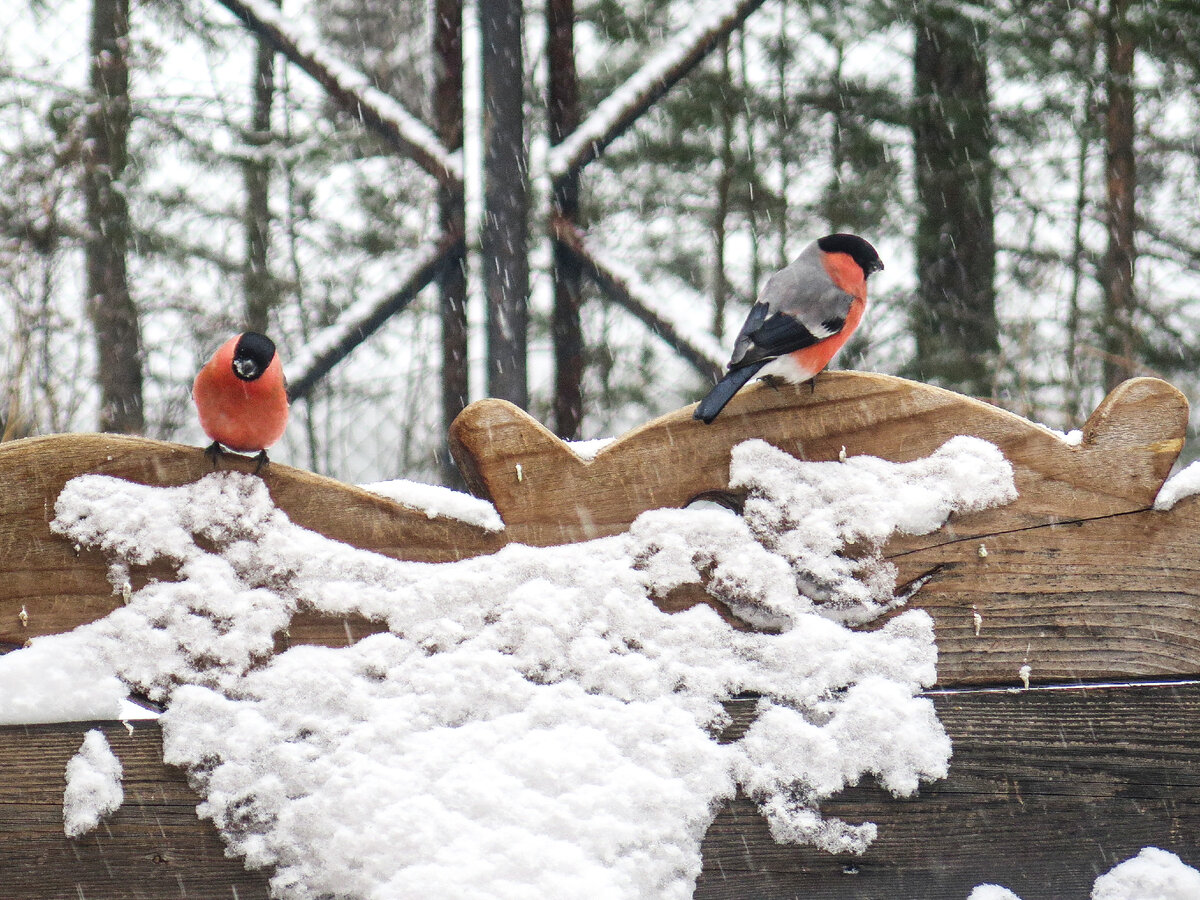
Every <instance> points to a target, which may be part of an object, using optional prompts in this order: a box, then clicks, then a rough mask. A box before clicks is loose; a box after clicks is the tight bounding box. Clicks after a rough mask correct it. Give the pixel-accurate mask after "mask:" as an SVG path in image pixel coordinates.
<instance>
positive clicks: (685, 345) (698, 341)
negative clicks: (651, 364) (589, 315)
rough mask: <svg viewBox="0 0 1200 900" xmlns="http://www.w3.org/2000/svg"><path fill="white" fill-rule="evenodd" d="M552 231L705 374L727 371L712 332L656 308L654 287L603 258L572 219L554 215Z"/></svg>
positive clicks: (605, 288)
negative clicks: (589, 245) (586, 240)
mask: <svg viewBox="0 0 1200 900" xmlns="http://www.w3.org/2000/svg"><path fill="white" fill-rule="evenodd" d="M550 231H551V234H552V235H553V237H554V239H555V240H556V241H558V242H559V243H561V244H562V245H563V246H564V247H565V248H566V249H567V250H568V251H570V252H571V253H572V254H573V255H574V256H575V257H576V258H577V259H578V260H579V263H580V265H581V266H582V267H583V271H584V272H585V273H587V276H588V277H589V278H591V279H592V281H593V282H594V283H595V284H596V286H597V287H598V288H600V290H601V291H602V292H603V294H604V296H605V297H607V298H608V299H609V300H610V301H611V302H613V303H616V304H617V305H618V306H621V307H622V308H624V309H625V310H626V311H627V312H630V313H632V314H633V315H634V316H635V317H636V318H637V319H639V320H640V321H641V322H642V323H643V324H645V325H646V326H647V327H648V328H649V329H650V330H651V331H653V332H654V333H655V334H656V335H658V336H659V337H660V338H662V339H663V340H664V341H666V342H667V344H669V345H670V347H671V349H672V350H674V351H675V352H676V353H678V354H679V355H680V356H681V357H683V358H684V359H685V360H687V361H688V362H689V363H690V364H691V365H692V366H693V367H695V369H696V371H698V372H699V373H700V374H701V375H704V376H706V377H709V378H712V379H713V380H714V381H715V380H716V379H718V378H720V377H721V376H722V375H723V374H724V373H725V365H724V363H723V362H722V361H721V360H722V359H723V358H724V351H723V350H722V348H721V347H720V345H719V344H717V342H716V341H715V340H714V339H713V337H712V336H711V335H709V334H708V333H706V332H703V331H695V330H693V329H690V328H689V327H688V326H687V325H685V324H684V323H683V322H681V321H679V320H677V319H673V318H672V316H671V313H668V312H667V311H666V310H665V309H661V308H656V307H655V304H654V301H653V300H651V299H650V298H651V296H652V291H651V290H650V289H649V288H647V287H646V286H645V285H642V284H640V283H639V282H638V280H637V276H636V275H635V274H634V273H632V272H630V271H628V270H625V269H624V267H622V266H621V265H620V264H619V263H616V262H614V261H612V260H607V259H601V258H600V257H598V256H597V255H596V254H595V252H594V251H593V250H591V249H590V248H589V247H587V246H586V245H585V244H584V240H583V235H582V234H581V233H580V232H579V230H578V229H577V228H576V227H575V226H574V225H572V224H571V223H570V222H569V221H567V220H566V219H564V218H563V217H561V216H557V215H556V216H553V217H552V218H551V221H550Z"/></svg>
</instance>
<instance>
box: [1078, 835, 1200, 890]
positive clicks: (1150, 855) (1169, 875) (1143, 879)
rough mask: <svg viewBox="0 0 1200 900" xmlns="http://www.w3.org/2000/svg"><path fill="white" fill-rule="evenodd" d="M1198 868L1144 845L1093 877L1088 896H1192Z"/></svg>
mask: <svg viewBox="0 0 1200 900" xmlns="http://www.w3.org/2000/svg"><path fill="white" fill-rule="evenodd" d="M1197 897H1200V872H1198V871H1196V870H1195V869H1193V868H1192V867H1191V866H1188V865H1186V864H1184V862H1183V860H1181V859H1180V858H1179V857H1178V856H1176V855H1175V854H1174V853H1168V852H1167V851H1166V850H1160V849H1159V848H1157V847H1146V848H1144V849H1143V850H1142V852H1141V853H1139V854H1138V855H1137V856H1135V857H1133V858H1132V859H1127V860H1125V862H1123V863H1121V864H1120V865H1118V866H1116V867H1114V868H1113V869H1112V870H1111V871H1109V872H1108V873H1107V874H1105V875H1101V876H1100V877H1099V878H1097V879H1096V884H1095V886H1094V887H1093V888H1092V900H1196V898H1197Z"/></svg>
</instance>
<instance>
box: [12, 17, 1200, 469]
mask: <svg viewBox="0 0 1200 900" xmlns="http://www.w3.org/2000/svg"><path fill="white" fill-rule="evenodd" d="M4 7H5V8H4V9H3V10H0V34H2V37H0V53H2V55H0V159H2V164H0V432H2V435H3V438H4V439H6V440H7V439H13V438H18V437H24V436H28V435H34V434H43V433H50V432H69V431H91V430H96V429H100V430H106V431H118V432H126V433H137V434H144V435H147V436H149V437H155V438H162V439H167V440H181V441H184V442H188V443H193V444H203V443H207V441H206V440H205V439H204V438H203V436H202V435H201V433H200V431H199V427H198V424H197V423H196V421H195V416H194V412H193V410H192V407H191V402H190V399H189V391H190V385H191V379H192V377H193V376H194V374H195V372H196V371H197V369H198V368H199V366H200V365H201V364H202V362H203V361H204V360H205V359H206V358H207V357H208V355H209V354H211V353H212V351H213V350H214V349H215V348H216V346H217V345H219V344H220V343H221V342H222V341H223V340H224V339H225V338H226V337H228V336H229V335H231V334H233V333H236V332H237V331H239V330H242V329H244V328H247V327H250V328H254V329H256V330H263V331H265V332H266V333H268V334H269V335H271V336H272V337H273V338H274V339H275V341H276V343H277V345H278V346H279V348H280V352H281V354H282V355H283V358H284V361H285V364H286V367H287V372H288V376H289V380H290V382H291V385H292V388H293V390H294V391H295V393H296V399H295V401H294V404H293V410H294V419H293V423H292V425H291V427H290V429H289V432H288V434H287V436H286V437H285V439H284V442H283V444H281V445H280V447H279V448H277V449H276V451H274V452H273V454H272V455H273V458H275V459H278V460H281V461H283V462H288V463H291V464H294V465H299V466H303V467H306V468H310V469H313V470H315V471H318V472H322V473H325V474H329V475H332V476H334V477H337V478H341V479H344V480H348V481H357V482H370V481H377V480H382V479H388V478H395V477H407V478H413V479H417V480H425V481H434V482H438V481H441V482H444V483H451V484H453V483H455V477H454V472H453V470H452V467H451V466H450V464H449V463H448V461H447V459H446V455H445V453H444V446H445V435H446V426H447V423H448V421H449V420H450V419H451V418H452V417H453V415H454V414H455V413H456V412H457V411H458V410H459V409H461V408H462V406H463V405H464V404H465V403H466V402H468V401H469V400H472V399H476V398H478V397H482V396H500V397H504V398H506V399H510V400H513V401H514V402H516V403H518V404H519V405H521V406H524V407H526V408H528V409H529V410H530V411H531V412H532V413H533V415H535V416H536V417H538V418H539V419H541V420H542V421H544V422H546V423H547V424H548V425H549V426H550V427H551V428H553V429H554V430H556V431H557V432H558V433H559V434H560V435H562V436H564V437H567V438H572V439H578V438H591V437H599V436H605V435H615V434H619V433H621V432H622V431H624V430H627V429H628V428H630V427H633V426H635V425H637V424H640V423H641V422H644V421H646V420H647V419H649V418H651V417H653V416H655V415H658V414H660V413H663V412H667V411H669V410H672V409H675V408H677V407H679V406H682V405H685V404H687V403H689V402H692V401H694V400H696V399H699V398H700V397H701V396H702V395H703V393H704V392H705V391H706V389H707V386H709V385H711V383H712V380H713V375H714V373H715V372H716V371H718V370H719V368H720V366H721V364H722V363H723V362H724V359H725V358H726V356H727V353H728V349H729V346H730V345H731V343H732V337H733V335H734V334H736V332H737V328H738V326H739V325H740V322H741V320H742V318H743V316H744V315H745V313H746V310H747V309H748V307H749V305H750V304H751V303H752V302H753V299H754V297H755V295H756V294H757V292H758V290H759V289H760V288H761V287H762V285H763V283H764V281H765V279H766V278H767V277H769V275H770V274H771V272H773V271H774V270H776V269H778V268H780V267H782V266H783V265H785V264H786V263H787V262H788V261H789V260H790V259H792V258H794V256H795V255H796V253H797V252H798V251H799V250H800V249H801V248H802V247H803V246H804V245H805V244H807V243H808V242H809V241H810V240H812V239H814V238H815V237H817V236H819V235H821V234H825V233H828V232H832V231H853V232H857V233H859V234H862V235H864V236H865V237H867V238H868V239H869V240H871V241H872V242H873V243H874V244H875V245H876V247H877V248H878V249H879V251H880V254H881V255H882V257H883V259H884V261H885V263H886V265H887V269H886V270H885V271H884V272H882V273H880V274H879V275H877V276H875V277H874V278H873V279H872V285H871V287H872V307H871V309H870V310H869V311H868V316H867V319H866V321H865V324H864V325H863V327H862V328H860V330H859V332H858V333H857V334H856V335H855V337H854V339H853V340H852V341H851V343H850V344H849V345H848V346H847V348H846V350H844V351H843V353H842V355H841V357H840V358H839V365H840V366H841V367H845V368H860V369H867V370H872V371H879V372H888V373H894V374H900V375H904V376H908V377H912V378H917V379H921V380H924V381H928V382H931V383H934V384H939V385H943V386H946V387H949V388H953V389H955V390H959V391H962V392H964V393H967V394H970V395H973V396H977V397H981V398H984V399H987V400H990V401H993V402H995V403H997V404H999V405H1001V406H1003V407H1005V408H1007V409H1011V410H1013V411H1015V412H1018V413H1021V414H1022V415H1026V416H1029V417H1031V418H1033V419H1035V420H1037V421H1041V422H1044V423H1046V424H1048V425H1050V426H1052V427H1056V428H1061V429H1069V428H1073V427H1076V426H1077V425H1078V424H1080V423H1081V422H1082V421H1083V419H1084V418H1086V416H1087V414H1088V413H1089V412H1090V411H1091V410H1092V409H1093V408H1094V407H1095V405H1096V403H1098V402H1099V400H1100V399H1101V398H1102V397H1103V395H1104V393H1105V392H1106V391H1107V390H1108V389H1110V388H1111V387H1113V386H1114V385H1115V384H1117V383H1119V382H1120V381H1122V380H1124V379H1125V378H1127V377H1131V376H1135V375H1143V374H1144V375H1156V376H1159V377H1163V378H1166V379H1168V380H1170V381H1172V382H1173V383H1174V384H1175V385H1176V386H1178V387H1179V388H1180V389H1181V390H1183V391H1184V392H1185V393H1186V394H1187V395H1188V396H1189V397H1190V398H1191V399H1193V400H1195V399H1196V397H1197V395H1198V391H1200V376H1198V374H1197V373H1198V366H1197V363H1198V362H1200V343H1198V342H1197V340H1196V339H1195V335H1196V334H1197V322H1198V320H1200V278H1197V276H1196V274H1195V273H1196V271H1197V269H1198V263H1200V139H1198V137H1197V135H1198V134H1200V2H1196V0H1177V2H1167V0H1164V2H1142V3H1139V2H1133V0H1094V2H1089V0H1081V2H1066V0H1040V2H1039V0H999V2H995V3H969V2H967V3H963V2H943V0H908V2H887V0H844V2H840V3H836V4H819V3H814V2H807V0H702V2H683V0H628V2H617V0H545V3H544V4H543V3H537V4H535V3H526V4H522V3H521V2H519V0H477V2H467V3H465V4H464V3H463V2H462V0H421V2H416V0H331V2H322V3H317V2H301V0H285V3H284V7H283V9H282V11H280V10H279V8H278V6H277V5H276V4H274V3H273V2H272V0H171V2H163V0H137V2H132V3H131V2H130V0H13V2H10V3H7V4H5V5H4ZM1194 455H1195V452H1194V451H1192V452H1191V453H1189V452H1188V450H1185V457H1187V458H1190V457H1192V456H1194Z"/></svg>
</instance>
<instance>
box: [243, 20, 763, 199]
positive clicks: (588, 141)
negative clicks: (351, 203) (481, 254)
mask: <svg viewBox="0 0 1200 900" xmlns="http://www.w3.org/2000/svg"><path fill="white" fill-rule="evenodd" d="M222 2H224V0H222ZM763 2H764V0H731V2H729V3H728V4H727V5H726V8H725V9H723V10H722V11H721V12H719V13H716V14H715V15H713V16H710V17H708V18H704V19H701V20H700V21H699V22H697V23H696V24H695V25H694V26H692V27H691V28H688V29H686V30H684V31H682V32H681V33H680V34H678V35H676V36H675V38H674V39H673V40H671V41H670V42H669V43H668V44H667V45H666V46H665V47H664V48H663V49H662V50H660V51H659V52H658V53H657V54H656V55H655V56H654V57H652V58H651V59H650V60H649V61H648V62H647V63H646V64H645V65H644V66H642V67H641V68H640V69H639V70H638V71H637V72H635V73H634V74H633V75H632V76H631V77H630V78H629V80H628V81H626V82H625V83H624V84H623V85H621V87H619V88H617V90H615V91H613V93H611V94H610V95H609V96H608V97H607V98H606V99H605V100H604V102H602V103H601V104H600V105H599V106H597V107H596V109H595V110H593V112H592V114H591V115H590V116H588V117H587V119H586V120H585V121H584V122H583V123H581V124H580V126H579V127H578V128H576V129H575V130H574V131H573V132H571V134H570V135H568V136H567V138H566V139H565V140H564V141H563V142H562V143H561V144H559V145H558V146H556V147H555V148H554V149H553V150H551V151H550V155H549V158H548V160H547V163H548V169H549V171H550V176H551V177H552V178H553V179H555V180H556V181H557V180H560V179H562V178H565V177H567V176H568V175H571V174H572V173H574V172H576V171H578V170H579V169H581V168H583V167H584V166H585V165H587V164H588V163H589V162H591V161H592V160H593V159H595V158H596V157H598V156H599V155H600V154H601V153H602V152H603V151H604V148H605V147H607V146H608V145H609V144H611V143H612V142H613V141H614V140H615V139H616V138H618V137H620V135H621V134H622V133H623V132H624V131H625V129H626V128H628V127H629V126H630V125H632V124H633V123H634V122H635V121H636V120H637V119H638V117H639V116H641V115H642V113H644V112H645V111H646V110H648V109H649V108H650V107H651V106H652V105H653V104H654V102H655V101H656V100H658V99H659V98H660V97H662V96H663V95H665V94H666V93H667V91H669V90H671V88H673V87H674V86H675V85H676V84H677V83H678V82H679V81H680V80H681V79H682V78H683V77H684V76H685V75H687V74H688V73H689V72H690V71H692V69H694V68H695V67H696V66H697V65H699V64H700V62H701V61H703V59H704V58H705V57H706V56H708V54H709V52H710V51H711V50H712V49H713V48H714V47H715V46H717V44H718V43H719V42H720V41H721V40H722V39H723V38H725V37H726V36H728V35H729V34H730V32H732V31H734V30H736V29H737V28H738V27H739V26H741V24H742V23H743V22H745V21H746V18H747V17H748V16H749V15H750V14H751V13H752V12H754V11H755V10H756V9H758V8H759V7H760V6H762V5H763Z"/></svg>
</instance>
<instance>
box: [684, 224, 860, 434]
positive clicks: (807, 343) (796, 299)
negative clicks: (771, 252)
mask: <svg viewBox="0 0 1200 900" xmlns="http://www.w3.org/2000/svg"><path fill="white" fill-rule="evenodd" d="M882 268H883V262H882V261H881V260H880V259H879V254H878V253H876V252H875V248H874V247H872V246H871V245H870V244H869V243H867V242H866V241H865V240H863V239H862V238H860V237H859V236H858V235H856V234H828V235H826V236H825V237H823V238H819V239H817V240H816V241H813V243H811V244H809V245H808V246H807V247H805V248H804V249H803V250H802V251H801V252H800V255H799V256H798V257H796V261H795V262H793V263H792V264H791V265H790V266H788V267H787V268H786V269H780V270H779V271H778V272H776V273H775V274H774V275H772V276H771V277H770V278H769V279H768V280H767V285H766V287H764V288H763V290H762V293H761V294H760V295H759V298H758V302H757V303H755V304H754V306H753V307H752V308H751V309H750V315H749V316H747V317H746V323H745V324H744V325H743V326H742V330H741V331H740V332H738V336H737V340H736V341H735V342H734V345H733V357H732V358H731V359H730V360H729V372H728V374H727V375H726V376H725V377H724V378H722V379H721V380H720V381H719V382H717V385H716V387H714V388H713V389H712V390H711V391H710V392H709V394H708V396H707V397H705V398H704V399H703V400H701V401H700V403H699V405H698V406H697V407H696V413H695V416H696V418H697V419H700V420H701V421H702V422H704V423H705V424H706V425H707V424H709V423H711V422H712V420H713V419H715V418H716V417H717V415H718V413H720V412H721V410H722V409H724V408H725V404H726V403H728V402H729V401H730V400H731V399H732V398H733V395H734V394H736V393H737V392H738V390H739V389H740V388H741V387H742V385H744V384H745V383H746V382H747V381H749V380H750V379H751V378H753V377H754V376H755V375H759V376H760V377H764V378H765V377H767V376H772V375H773V376H778V377H780V378H782V379H784V380H785V381H791V382H793V383H795V384H800V383H802V382H805V381H809V380H810V379H812V378H814V377H816V375H817V373H818V372H820V371H821V370H822V369H824V368H825V367H826V366H827V365H829V361H830V360H831V359H833V357H834V354H836V353H837V352H838V351H839V350H840V349H842V345H843V344H844V343H846V341H847V340H848V339H849V338H850V335H852V334H853V333H854V329H855V328H857V327H858V323H859V322H860V321H862V315H863V310H864V309H866V306H867V278H869V277H870V276H871V273H873V272H878V271H879V270H880V269H882Z"/></svg>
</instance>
